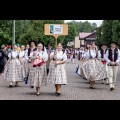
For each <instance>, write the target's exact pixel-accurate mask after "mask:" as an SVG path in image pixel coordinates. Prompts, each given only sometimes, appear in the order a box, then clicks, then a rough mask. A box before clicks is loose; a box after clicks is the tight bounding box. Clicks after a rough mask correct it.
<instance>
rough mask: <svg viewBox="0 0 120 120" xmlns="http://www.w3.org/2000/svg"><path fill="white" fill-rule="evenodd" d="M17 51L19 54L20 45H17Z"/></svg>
mask: <svg viewBox="0 0 120 120" xmlns="http://www.w3.org/2000/svg"><path fill="white" fill-rule="evenodd" d="M17 51H18V52H20V51H21V48H20V45H19V44H17Z"/></svg>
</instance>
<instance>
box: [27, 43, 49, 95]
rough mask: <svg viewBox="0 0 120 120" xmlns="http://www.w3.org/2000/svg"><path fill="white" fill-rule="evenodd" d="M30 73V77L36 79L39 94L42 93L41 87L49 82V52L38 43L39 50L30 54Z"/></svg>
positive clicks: (35, 84) (35, 85)
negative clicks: (47, 67) (47, 68)
mask: <svg viewBox="0 0 120 120" xmlns="http://www.w3.org/2000/svg"><path fill="white" fill-rule="evenodd" d="M30 60H31V64H30V73H29V77H28V79H29V80H31V81H34V87H35V88H36V92H37V95H39V94H40V87H41V86H42V85H46V83H47V72H46V62H47V60H48V54H47V53H46V52H44V51H43V45H42V44H41V43H40V44H38V47H37V51H33V52H32V53H31V54H30Z"/></svg>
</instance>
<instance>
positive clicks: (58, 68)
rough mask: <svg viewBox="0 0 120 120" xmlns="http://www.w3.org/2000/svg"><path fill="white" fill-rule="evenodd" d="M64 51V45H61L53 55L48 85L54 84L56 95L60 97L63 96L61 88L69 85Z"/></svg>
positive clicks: (51, 56)
mask: <svg viewBox="0 0 120 120" xmlns="http://www.w3.org/2000/svg"><path fill="white" fill-rule="evenodd" d="M62 49H63V48H62V45H61V43H59V44H58V45H57V50H56V51H55V52H52V53H51V55H50V59H51V63H50V68H49V70H50V71H49V74H48V83H53V84H54V85H55V89H56V92H55V94H57V95H58V96H59V95H60V94H61V86H62V85H66V84H67V78H66V67H65V63H66V62H67V55H66V53H65V52H64V51H62Z"/></svg>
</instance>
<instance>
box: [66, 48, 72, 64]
mask: <svg viewBox="0 0 120 120" xmlns="http://www.w3.org/2000/svg"><path fill="white" fill-rule="evenodd" d="M66 52H67V53H66V54H67V63H70V57H71V52H70V50H69V49H67V50H66Z"/></svg>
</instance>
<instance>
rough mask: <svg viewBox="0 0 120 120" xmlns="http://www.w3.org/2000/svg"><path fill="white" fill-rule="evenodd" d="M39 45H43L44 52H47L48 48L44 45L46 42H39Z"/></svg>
mask: <svg viewBox="0 0 120 120" xmlns="http://www.w3.org/2000/svg"><path fill="white" fill-rule="evenodd" d="M38 44H42V45H43V51H44V52H47V49H46V47H45V45H44V42H43V41H42V40H38Z"/></svg>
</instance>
